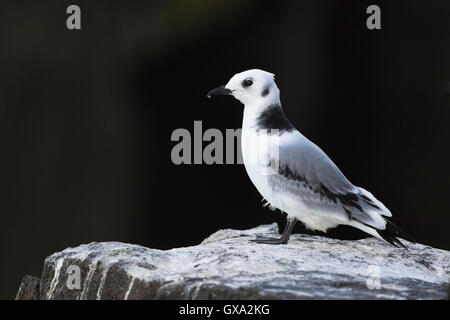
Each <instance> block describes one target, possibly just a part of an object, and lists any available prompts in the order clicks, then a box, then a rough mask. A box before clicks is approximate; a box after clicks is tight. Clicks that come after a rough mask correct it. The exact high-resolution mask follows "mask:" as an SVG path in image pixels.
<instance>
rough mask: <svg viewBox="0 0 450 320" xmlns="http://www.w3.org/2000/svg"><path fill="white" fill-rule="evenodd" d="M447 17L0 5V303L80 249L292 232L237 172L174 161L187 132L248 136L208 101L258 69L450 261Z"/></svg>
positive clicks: (270, 7) (225, 105)
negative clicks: (78, 23) (263, 230)
mask: <svg viewBox="0 0 450 320" xmlns="http://www.w3.org/2000/svg"><path fill="white" fill-rule="evenodd" d="M69 4H78V5H79V6H80V7H81V11H82V30H80V31H69V30H67V29H66V18H67V15H66V8H67V6H68V5H69ZM370 4H377V5H379V6H380V7H381V24H382V29H381V30H375V31H371V30H368V29H367V28H366V19H367V17H368V15H367V14H366V8H367V6H368V5H370ZM449 17H450V2H449V1H389V2H388V1H371V2H366V1H360V0H358V1H356V0H355V1H324V0H320V1H305V2H302V1H276V2H275V1H250V0H248V1H223V0H218V1H181V0H180V1H146V2H144V1H120V2H119V1H106V0H105V1H100V0H96V1H70V2H69V1H56V0H55V1H16V2H13V1H9V2H7V3H2V6H1V11H0V45H1V47H0V48H1V50H0V61H1V72H0V74H1V75H0V146H1V157H0V168H1V183H0V194H1V201H0V214H1V217H2V219H1V224H0V259H1V262H0V282H1V285H0V290H1V291H0V297H1V298H7V299H9V298H13V297H14V295H15V293H16V291H17V289H18V286H19V283H20V280H21V277H22V276H23V275H26V274H33V275H36V276H39V275H40V272H41V270H42V266H43V260H44V258H45V257H46V256H47V255H50V254H51V253H53V252H56V251H59V250H62V249H64V248H66V247H68V246H77V245H79V244H82V243H88V242H91V241H109V240H114V241H123V242H129V243H137V244H141V245H144V246H148V247H153V248H161V249H169V248H173V247H180V246H190V245H195V244H198V243H199V242H200V241H201V240H202V239H204V238H205V237H207V236H208V235H210V234H211V233H213V232H215V231H217V230H218V229H222V228H240V229H245V228H251V227H254V226H257V225H260V224H263V223H271V222H274V221H277V222H278V223H280V224H284V217H283V216H282V215H280V214H279V213H274V212H271V211H269V210H268V209H264V208H262V207H261V205H260V200H261V197H260V195H259V194H258V193H257V191H256V189H255V188H254V187H253V185H252V184H251V182H250V180H249V179H248V177H247V175H246V173H245V170H244V167H243V166H242V165H210V166H208V165H205V164H203V165H180V166H176V165H174V164H172V162H171V158H170V152H171V149H172V147H173V146H174V145H175V144H176V143H174V142H171V141H170V136H171V133H172V131H173V130H175V129H176V128H186V129H188V130H189V131H191V132H193V124H194V120H202V121H203V127H204V130H206V129H207V128H219V129H222V130H223V129H225V128H239V127H240V126H241V121H242V110H243V108H242V106H241V105H240V104H239V103H238V102H237V101H235V100H233V99H232V98H230V97H220V98H218V99H215V100H214V101H210V100H207V99H206V97H205V95H206V93H207V91H208V90H209V89H211V88H214V87H216V86H218V85H220V84H224V83H226V82H227V81H228V79H229V78H230V77H231V76H232V75H233V74H235V73H237V72H240V71H243V70H246V69H251V68H260V69H264V70H267V71H271V72H273V73H275V74H276V81H277V84H278V87H279V88H280V89H281V98H282V103H283V106H284V110H285V112H286V114H287V116H288V117H289V118H290V120H291V121H292V122H293V123H294V124H295V126H296V127H297V128H298V129H299V130H300V131H301V132H302V133H303V134H304V135H306V136H307V137H308V138H310V139H311V140H312V141H314V142H315V143H317V144H318V145H319V146H321V147H322V148H323V149H324V150H325V151H326V152H327V154H328V155H329V156H330V157H331V158H332V159H333V160H334V161H335V163H336V164H337V165H338V166H339V167H340V168H341V170H342V171H343V172H344V174H345V175H346V176H347V177H348V178H349V179H350V180H351V181H352V182H353V183H354V184H356V185H358V186H362V187H364V188H366V189H367V190H369V191H371V192H373V193H374V195H375V196H376V197H377V198H378V199H380V200H381V201H382V202H384V203H385V204H386V205H387V207H389V208H390V209H391V211H392V212H393V221H394V222H395V223H396V224H398V225H399V226H401V228H402V229H404V230H405V231H407V232H408V233H410V234H411V235H412V236H413V237H415V239H416V240H417V241H419V242H421V243H425V244H429V245H432V246H435V247H438V248H443V249H447V250H448V249H450V237H449V235H448V226H449V222H450V215H449V212H448V209H447V208H448V200H449V195H448V192H449V188H448V183H449V178H450V170H449V166H448V164H449V162H450V152H449V142H450V139H449V138H450V136H449V120H450V117H449V115H450V114H449V113H450V111H449V107H450V104H449V102H450V20H449ZM296 231H297V232H307V231H306V230H304V228H303V227H302V226H298V227H297V229H296ZM327 236H332V237H336V238H341V239H358V238H362V237H365V236H366V235H365V234H364V233H362V232H359V231H358V230H353V229H350V228H349V227H338V228H336V229H334V230H330V232H329V233H328V234H327Z"/></svg>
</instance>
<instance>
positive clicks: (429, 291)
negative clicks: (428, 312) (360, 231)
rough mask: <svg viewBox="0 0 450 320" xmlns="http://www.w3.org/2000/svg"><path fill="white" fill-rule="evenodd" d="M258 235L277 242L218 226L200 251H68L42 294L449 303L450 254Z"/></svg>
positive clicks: (52, 259)
mask: <svg viewBox="0 0 450 320" xmlns="http://www.w3.org/2000/svg"><path fill="white" fill-rule="evenodd" d="M257 234H258V235H270V234H271V235H272V236H274V237H275V236H279V235H278V230H277V226H276V224H272V225H263V226H260V227H257V228H254V229H250V230H245V231H240V230H220V231H218V232H216V233H214V234H213V235H211V236H210V237H208V238H207V239H205V240H204V241H203V242H202V243H201V244H200V245H198V246H193V247H186V248H176V249H171V250H167V251H162V250H156V249H149V248H144V247H141V246H138V245H131V244H124V243H119V242H102V243H90V244H87V245H81V246H79V247H76V248H68V249H65V250H64V251H62V252H58V253H55V254H53V255H51V256H49V257H47V258H46V259H45V265H44V270H43V273H42V278H41V281H40V286H39V288H40V293H39V298H40V299H120V300H121V299H447V298H448V288H449V274H450V270H449V265H450V252H448V251H445V250H440V249H435V248H431V247H429V246H425V245H422V244H412V243H408V242H406V241H404V243H405V245H406V246H407V250H406V249H402V248H396V247H393V246H391V245H389V244H388V243H385V242H383V241H380V240H378V239H375V238H367V239H363V240H358V241H341V240H334V239H329V238H325V237H320V236H309V235H298V234H294V235H292V237H291V240H290V242H289V244H288V245H281V246H273V245H264V244H255V243H252V242H249V240H251V239H254V238H255V236H256V235H257ZM74 270H75V271H74ZM77 277H78V280H79V281H78V284H77ZM27 279H28V278H27ZM24 280H25V279H24ZM33 281H34V280H33ZM33 281H29V283H30V285H24V284H23V283H22V285H21V289H20V290H19V294H18V296H20V298H22V299H25V298H33V297H35V295H34V294H32V293H30V294H25V292H28V291H29V292H35V291H36V288H37V287H38V286H37V285H36V284H35V281H34V282H33ZM26 288H31V289H26Z"/></svg>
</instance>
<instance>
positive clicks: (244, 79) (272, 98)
mask: <svg viewBox="0 0 450 320" xmlns="http://www.w3.org/2000/svg"><path fill="white" fill-rule="evenodd" d="M219 94H220V95H232V96H233V97H235V98H236V99H237V100H239V101H240V102H241V103H243V104H244V105H245V106H263V107H267V106H269V105H273V104H280V90H278V88H277V85H276V84H275V81H274V74H273V73H270V72H266V71H263V70H259V69H252V70H247V71H244V72H241V73H237V74H235V75H234V76H233V77H232V78H231V79H230V81H228V83H227V84H226V85H225V86H221V87H218V88H216V89H213V90H211V91H210V92H208V98H210V97H211V96H214V95H219Z"/></svg>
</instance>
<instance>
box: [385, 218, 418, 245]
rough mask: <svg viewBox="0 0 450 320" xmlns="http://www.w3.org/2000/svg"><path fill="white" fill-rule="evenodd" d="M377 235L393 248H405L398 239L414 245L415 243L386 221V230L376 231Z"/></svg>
mask: <svg viewBox="0 0 450 320" xmlns="http://www.w3.org/2000/svg"><path fill="white" fill-rule="evenodd" d="M377 232H378V234H379V235H380V236H381V237H382V238H383V239H384V240H386V241H387V242H389V243H390V244H392V245H393V246H394V247H399V246H400V247H403V248H406V247H405V245H404V244H403V243H402V242H401V241H400V240H399V239H398V238H401V239H405V240H407V241H409V242H412V243H416V241H415V240H414V239H413V238H412V237H411V236H410V235H409V234H407V233H406V232H404V231H403V230H401V229H400V228H399V227H397V226H396V225H395V224H394V223H392V222H390V221H389V220H386V229H384V230H377Z"/></svg>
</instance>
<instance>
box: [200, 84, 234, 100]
mask: <svg viewBox="0 0 450 320" xmlns="http://www.w3.org/2000/svg"><path fill="white" fill-rule="evenodd" d="M231 92H232V91H231V90H230V89H227V88H225V87H224V86H220V87H218V88H215V89H212V90H211V91H210V92H208V94H207V95H206V96H207V97H208V98H211V97H212V96H217V95H230V94H231Z"/></svg>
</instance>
